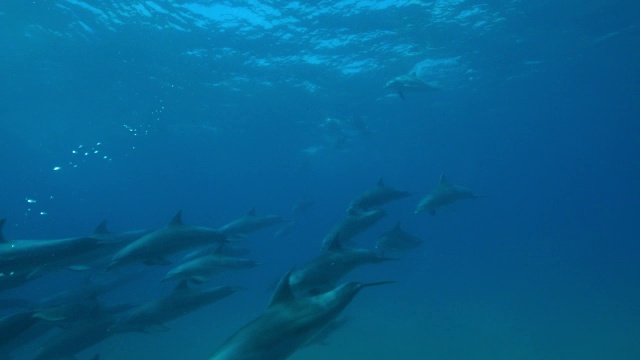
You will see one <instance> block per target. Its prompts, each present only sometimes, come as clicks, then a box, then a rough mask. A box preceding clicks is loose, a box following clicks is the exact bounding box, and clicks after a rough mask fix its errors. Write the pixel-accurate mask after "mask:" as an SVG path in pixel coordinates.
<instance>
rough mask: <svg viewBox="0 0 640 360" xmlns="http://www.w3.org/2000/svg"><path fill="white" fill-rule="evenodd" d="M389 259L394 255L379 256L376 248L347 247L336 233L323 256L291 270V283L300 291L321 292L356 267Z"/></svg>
mask: <svg viewBox="0 0 640 360" xmlns="http://www.w3.org/2000/svg"><path fill="white" fill-rule="evenodd" d="M389 260H394V259H390V258H384V257H380V256H378V254H377V253H376V252H375V251H373V250H367V249H353V248H345V247H343V246H342V243H341V241H340V234H336V235H335V236H334V238H333V240H332V241H331V243H330V244H329V246H328V247H327V249H326V250H325V251H324V252H323V253H322V254H320V256H318V257H316V258H315V259H313V260H311V261H310V262H308V263H307V264H305V265H304V266H302V267H301V268H300V269H296V270H293V271H292V272H291V276H290V277H289V284H290V286H291V289H292V291H293V292H294V293H295V294H297V295H306V294H319V293H322V292H326V291H329V290H331V289H333V288H334V287H335V286H336V283H337V282H338V280H340V279H341V278H342V277H343V276H345V275H347V274H348V273H350V272H351V271H353V270H354V269H356V268H357V267H360V266H362V265H366V264H377V263H381V262H384V261H389Z"/></svg>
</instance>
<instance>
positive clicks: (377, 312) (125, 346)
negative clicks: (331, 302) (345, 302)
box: [0, 0, 640, 359]
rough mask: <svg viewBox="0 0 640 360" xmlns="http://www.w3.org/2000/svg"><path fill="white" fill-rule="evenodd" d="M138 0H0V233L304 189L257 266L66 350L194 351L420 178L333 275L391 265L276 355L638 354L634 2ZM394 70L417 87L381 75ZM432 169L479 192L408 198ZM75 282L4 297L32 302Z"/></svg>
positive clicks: (67, 230) (200, 210) (134, 297)
mask: <svg viewBox="0 0 640 360" xmlns="http://www.w3.org/2000/svg"><path fill="white" fill-rule="evenodd" d="M134 3H135V4H132V3H131V2H128V1H120V2H118V1H112V0H87V1H78V0H66V1H63V0H57V1H22V0H6V1H3V3H2V4H1V5H0V49H1V50H0V54H2V55H1V56H0V65H1V69H2V75H1V76H0V79H1V81H0V94H1V95H2V96H0V164H1V166H0V179H1V185H2V188H3V191H1V192H0V217H4V218H6V219H7V224H6V226H5V228H4V235H5V237H7V238H9V239H35V238H61V237H70V236H80V235H87V234H90V233H91V231H92V230H93V228H94V227H95V226H96V225H97V224H98V223H99V222H100V221H102V220H104V219H107V220H108V222H109V227H110V228H111V229H112V230H114V231H124V230H131V229H142V228H157V227H161V226H163V225H164V224H165V223H167V222H168V221H169V219H170V218H171V217H172V216H173V214H174V213H175V212H176V211H178V210H183V213H184V217H183V218H184V221H185V222H186V223H189V224H197V225H203V226H210V227H218V226H221V225H223V224H225V223H227V222H229V221H232V220H234V219H236V218H238V217H240V216H242V215H244V214H245V213H246V212H247V211H248V210H249V209H251V208H252V207H255V208H256V209H257V211H258V213H262V214H279V215H282V216H285V217H292V216H293V214H292V206H293V205H294V204H295V203H296V202H299V201H301V200H305V199H310V200H313V201H315V205H314V207H313V208H312V209H310V210H309V211H308V212H307V213H305V214H304V215H303V216H302V217H301V219H300V221H299V223H298V226H296V228H295V229H294V233H293V234H292V237H291V238H290V239H274V237H273V229H269V230H264V231H261V232H258V233H256V234H253V235H250V236H249V237H248V239H247V240H246V241H247V245H248V246H249V247H250V248H251V249H252V254H251V257H252V258H255V259H257V260H259V261H261V262H263V263H264V265H263V266H262V267H261V268H260V270H255V269H254V270H248V271H244V272H238V273H233V274H228V275H225V276H223V277H220V278H217V279H216V280H215V281H214V282H213V283H214V284H216V285H239V286H244V287H246V288H247V289H246V290H244V291H242V292H240V293H238V294H235V295H233V296H232V297H230V298H227V299H225V300H222V301H221V302H219V303H216V304H213V305H211V306H208V307H206V308H204V309H202V310H199V311H198V312H196V313H192V314H188V315H186V316H185V317H183V318H180V319H179V320H176V321H175V322H172V323H170V324H169V326H170V327H171V331H169V332H165V333H161V334H153V335H148V334H126V335H121V336H116V337H113V338H110V339H108V340H107V341H105V342H103V343H101V344H99V345H98V346H96V347H93V348H90V349H88V350H86V351H85V352H82V353H81V354H79V356H78V358H79V359H88V358H90V357H91V356H93V355H94V354H96V353H99V354H100V355H101V356H102V358H104V359H139V358H154V359H206V358H207V356H208V355H210V354H211V353H212V352H213V351H214V350H215V349H216V348H217V346H219V345H220V344H221V343H222V342H223V341H224V339H225V338H227V337H228V336H229V335H231V334H232V333H233V332H234V331H235V330H237V329H238V328H240V327H241V326H242V325H243V324H244V323H246V322H247V321H249V320H251V319H253V318H254V317H256V316H257V315H259V314H260V313H261V311H262V310H263V309H264V308H265V306H266V304H267V302H268V299H269V296H270V293H269V290H268V287H269V284H271V283H272V282H273V281H274V280H275V279H277V278H278V277H279V276H281V275H282V274H283V273H284V272H285V271H286V270H288V269H290V268H292V267H293V266H294V265H300V264H302V263H304V262H305V261H307V260H308V259H310V258H312V257H313V256H315V255H317V254H318V252H319V248H320V242H321V240H322V238H323V237H324V235H325V234H326V233H327V232H328V231H329V230H330V229H331V227H332V226H333V225H334V224H336V223H338V222H339V221H340V220H341V219H342V218H343V217H344V215H345V210H346V208H347V207H348V205H349V202H350V201H351V200H353V199H354V198H355V197H357V196H358V195H359V194H361V193H362V192H364V191H366V190H368V189H370V188H371V187H373V186H374V185H375V183H376V181H377V179H378V178H379V177H381V176H382V177H383V178H384V180H385V183H387V184H388V185H390V186H393V187H396V188H401V189H407V190H410V191H412V192H415V193H416V195H414V196H412V197H410V198H408V199H404V200H400V201H397V202H394V203H391V204H389V205H388V206H385V209H386V210H387V212H388V213H389V215H388V216H387V217H386V218H385V219H384V220H382V221H381V222H380V223H378V224H377V225H376V226H374V227H373V228H372V229H371V230H368V231H367V232H366V233H364V234H363V235H361V236H359V237H358V238H357V244H358V245H359V246H362V247H372V246H373V245H374V243H375V239H376V238H377V236H379V235H380V234H381V233H382V232H384V231H386V230H388V229H390V228H391V227H392V226H393V225H394V224H395V223H396V221H397V220H401V221H402V223H403V227H404V228H405V229H406V230H407V231H409V232H411V233H412V234H415V235H417V236H420V237H422V238H423V239H424V240H425V244H424V245H423V246H422V247H420V248H418V249H417V250H415V251H412V252H408V253H406V254H404V255H403V256H402V259H401V261H398V262H394V263H385V264H380V265H376V266H369V267H363V268H362V269H359V270H357V271H356V272H354V273H352V274H350V275H349V276H348V278H347V279H345V281H346V280H359V281H380V280H395V281H397V283H396V284H395V285H392V286H387V287H384V288H372V289H367V290H366V291H363V292H362V293H361V294H360V295H359V296H358V297H357V298H356V299H355V300H354V302H353V303H352V304H351V305H350V306H349V307H348V308H347V310H346V315H348V316H349V317H350V318H352V321H350V322H349V323H348V324H347V325H346V326H345V327H344V328H343V329H340V330H339V331H337V332H336V333H335V334H333V335H332V336H331V337H330V338H329V339H328V343H327V345H325V346H313V347H308V348H306V349H303V350H301V351H299V352H297V353H296V354H295V355H294V356H293V357H292V359H321V358H322V359H326V358H332V359H353V358H368V359H390V358H398V359H400V358H403V359H424V358H431V359H542V358H544V359H574V358H581V359H603V358H611V359H638V358H640V343H638V339H639V338H640V306H639V305H638V304H640V287H639V286H638V277H639V275H640V261H639V259H640V257H639V256H640V255H639V254H640V245H638V240H639V239H640V231H639V230H638V226H637V221H638V214H639V212H638V209H639V208H640V190H639V187H638V184H640V157H639V156H638V154H640V122H638V119H640V65H639V64H640V42H639V41H638V39H640V28H639V26H640V21H639V20H638V19H639V18H638V16H637V15H638V14H639V13H640V4H638V3H637V2H636V1H631V0H619V1H602V0H587V1H585V0H580V1H561V2H548V1H521V0H512V1H487V2H482V1H470V0H467V1H465V0H436V1H432V2H427V1H321V2H318V4H317V5H316V4H308V3H306V2H286V1H226V2H211V1H199V2H198V1H193V2H189V1H170V0H157V1H145V2H134ZM412 71H413V72H414V73H416V74H417V75H418V76H419V77H420V78H421V79H422V80H423V81H426V82H428V83H429V84H431V85H433V86H434V87H436V88H437V90H435V91H432V92H428V93H406V94H405V100H401V99H400V98H399V97H398V96H397V94H395V93H394V92H393V91H389V90H385V89H383V86H384V84H385V83H386V82H387V81H389V80H391V79H392V78H394V77H396V76H399V75H403V74H407V73H409V72H412ZM336 124H337V125H336ZM441 173H444V174H446V175H447V176H448V177H449V178H450V179H452V181H454V182H456V183H459V184H461V185H463V186H466V187H469V188H471V189H473V190H474V191H475V192H477V193H478V194H481V195H483V196H484V197H483V198H481V199H477V200H475V201H467V202H460V203H456V204H453V205H452V206H451V207H449V208H446V209H443V210H442V211H440V212H439V213H438V215H437V216H435V217H431V216H429V215H428V214H420V215H415V214H414V213H413V210H414V209H415V206H416V204H417V202H418V201H419V199H420V198H421V197H422V196H423V195H424V194H426V193H427V192H428V191H430V190H431V189H432V188H433V187H435V185H436V184H437V183H438V178H439V176H440V174H441ZM179 258H180V257H176V258H175V260H178V259H179ZM137 269H144V270H145V272H144V274H143V275H142V278H141V279H140V280H138V281H137V282H136V284H134V285H131V286H129V287H125V288H124V289H122V290H118V293H114V294H111V295H112V296H107V298H106V299H104V301H106V302H114V303H115V302H117V300H126V301H136V302H140V301H147V300H150V299H152V298H154V297H157V296H161V295H163V294H165V293H166V292H167V291H168V290H170V287H171V285H170V284H166V283H162V284H161V283H160V282H159V279H161V278H162V274H164V273H165V272H166V271H167V269H169V267H148V268H142V267H140V268H137ZM95 271H99V270H95ZM82 277H83V275H82V274H78V273H69V272H58V273H55V274H51V275H48V276H46V277H43V278H41V279H38V280H36V281H34V282H31V283H29V284H26V285H25V286H23V287H19V288H16V289H13V290H10V291H7V292H4V293H0V298H16V297H23V298H27V299H29V300H31V301H38V300H39V299H42V298H45V297H47V296H49V295H51V294H52V293H55V292H56V290H59V289H60V288H65V287H72V286H75V285H74V284H76V283H77V282H78V281H81V280H80V279H81V278H82ZM7 312H8V310H7V311H3V312H2V315H5V314H6V313H7ZM38 347H39V343H38V342H37V341H36V342H34V343H31V344H29V345H27V348H26V349H24V351H21V352H20V354H18V357H16V358H18V359H21V358H25V359H29V358H30V356H32V354H33V351H35V350H36V349H37V348H38Z"/></svg>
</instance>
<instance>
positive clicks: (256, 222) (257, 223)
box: [218, 209, 286, 236]
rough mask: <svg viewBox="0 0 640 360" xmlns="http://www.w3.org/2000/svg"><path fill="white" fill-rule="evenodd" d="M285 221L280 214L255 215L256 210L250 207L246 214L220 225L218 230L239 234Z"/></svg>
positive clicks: (231, 234) (228, 234)
mask: <svg viewBox="0 0 640 360" xmlns="http://www.w3.org/2000/svg"><path fill="white" fill-rule="evenodd" d="M285 221H286V220H285V219H284V218H283V217H281V216H275V215H257V214H256V210H255V209H251V210H250V211H249V212H248V213H247V215H245V216H243V217H241V218H239V219H237V220H234V221H232V222H230V223H228V224H226V225H224V226H222V227H221V228H220V229H218V230H219V231H220V232H221V233H223V234H225V235H227V236H239V235H240V236H241V235H246V234H249V233H252V232H255V231H258V230H261V229H264V228H267V227H270V226H273V225H277V224H280V223H283V222H285Z"/></svg>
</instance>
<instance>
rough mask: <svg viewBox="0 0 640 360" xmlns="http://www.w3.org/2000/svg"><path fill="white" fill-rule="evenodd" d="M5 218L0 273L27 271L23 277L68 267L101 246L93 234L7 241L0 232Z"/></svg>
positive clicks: (0, 226)
mask: <svg viewBox="0 0 640 360" xmlns="http://www.w3.org/2000/svg"><path fill="white" fill-rule="evenodd" d="M4 224H5V219H0V274H2V275H3V276H5V275H7V274H16V273H28V274H29V275H27V276H26V279H29V278H35V277H37V276H39V275H42V274H43V273H44V272H47V271H53V270H58V269H60V268H64V267H68V266H71V265H73V264H74V263H76V261H79V259H80V257H81V256H83V255H85V254H88V253H91V252H92V251H94V250H96V249H98V248H100V247H101V246H102V245H103V243H102V241H100V240H99V239H96V238H93V237H75V238H66V239H53V240H8V239H6V238H5V237H4V236H3V235H2V228H3V226H4Z"/></svg>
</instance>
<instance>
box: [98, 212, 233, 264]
mask: <svg viewBox="0 0 640 360" xmlns="http://www.w3.org/2000/svg"><path fill="white" fill-rule="evenodd" d="M226 239H227V237H226V236H225V235H224V234H222V233H221V232H220V231H218V230H215V229H210V228H206V227H201V226H193V225H185V224H183V223H182V211H178V213H177V214H176V215H175V216H174V217H173V219H172V220H171V222H169V224H168V225H167V226H165V227H163V228H161V229H158V230H156V231H153V232H151V233H149V234H147V235H144V236H143V237H141V238H139V239H137V240H135V241H133V242H132V243H130V244H128V245H127V246H125V247H124V248H122V249H120V251H118V252H117V253H116V254H115V255H113V258H112V259H111V263H110V264H109V265H108V267H107V268H108V269H112V268H114V267H116V266H120V265H124V264H127V263H134V262H139V261H142V262H144V263H145V264H147V265H164V264H169V263H170V262H169V260H167V259H166V258H165V257H166V256H168V255H171V254H174V253H177V252H180V251H184V250H188V249H189V248H192V247H195V246H201V245H209V244H211V243H219V244H221V243H224V242H226Z"/></svg>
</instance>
